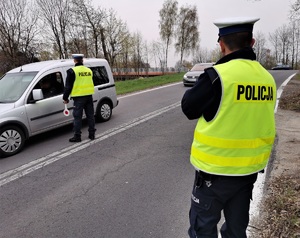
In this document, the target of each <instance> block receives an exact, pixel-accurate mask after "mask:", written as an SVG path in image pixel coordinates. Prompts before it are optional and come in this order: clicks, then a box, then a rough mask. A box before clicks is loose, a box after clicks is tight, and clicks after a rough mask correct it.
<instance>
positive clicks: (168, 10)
mask: <svg viewBox="0 0 300 238" xmlns="http://www.w3.org/2000/svg"><path fill="white" fill-rule="evenodd" d="M177 11H178V1H177V0H166V1H165V2H164V4H163V8H162V9H161V10H160V11H159V16H160V20H159V28H160V31H159V34H160V37H161V39H162V40H163V41H164V42H165V44H166V50H165V61H166V66H165V67H168V51H169V45H170V44H171V43H172V37H173V35H174V32H175V26H176V19H177Z"/></svg>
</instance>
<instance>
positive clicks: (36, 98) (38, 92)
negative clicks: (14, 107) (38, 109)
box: [32, 89, 44, 101]
mask: <svg viewBox="0 0 300 238" xmlns="http://www.w3.org/2000/svg"><path fill="white" fill-rule="evenodd" d="M32 96H33V100H34V101H39V100H41V99H43V98H44V95H43V92H42V89H33V90H32Z"/></svg>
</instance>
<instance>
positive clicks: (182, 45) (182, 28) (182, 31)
mask: <svg viewBox="0 0 300 238" xmlns="http://www.w3.org/2000/svg"><path fill="white" fill-rule="evenodd" d="M198 26H199V19H198V13H197V8H196V6H193V7H192V6H186V7H181V8H180V11H179V16H178V23H177V31H176V33H177V34H176V36H177V42H176V43H175V50H176V52H177V53H178V52H180V61H181V62H182V60H183V56H184V55H186V56H189V55H190V53H191V51H192V50H195V49H197V47H198V45H199V43H198V41H199V31H198Z"/></svg>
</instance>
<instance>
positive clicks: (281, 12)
mask: <svg viewBox="0 0 300 238" xmlns="http://www.w3.org/2000/svg"><path fill="white" fill-rule="evenodd" d="M294 1H295V0H260V1H258V0H257V1H255V0H178V5H179V7H181V6H185V5H187V4H189V5H192V6H194V5H196V6H197V9H198V16H199V21H200V26H199V31H200V45H201V47H206V48H208V49H209V50H211V49H214V48H215V47H216V46H217V43H216V40H217V34H218V28H217V27H216V26H215V25H214V24H213V21H214V20H215V19H217V18H223V17H233V16H255V17H260V21H258V22H257V23H256V24H255V26H254V34H255V32H257V31H260V32H262V33H264V35H265V37H266V39H268V36H269V33H272V32H274V31H275V30H276V29H277V28H279V27H281V26H283V25H284V24H288V14H289V11H290V9H291V7H290V6H291V3H293V2H294ZM164 2H165V1H164V0H110V1H108V0H93V5H95V6H101V7H103V8H106V9H109V8H113V9H114V10H115V11H116V13H117V16H118V17H119V18H120V19H122V20H123V21H125V22H127V25H128V27H129V30H130V32H131V33H134V32H137V31H138V32H140V33H141V34H142V37H143V39H144V40H146V41H147V42H148V43H150V42H152V41H153V40H159V39H160V36H159V27H158V25H159V10H160V9H161V8H162V7H163V3H164ZM178 59H179V56H178V55H177V56H176V55H174V53H173V52H170V53H169V59H168V61H170V64H173V62H175V61H177V60H178ZM171 62H172V63H171ZM169 66H174V64H173V65H169Z"/></svg>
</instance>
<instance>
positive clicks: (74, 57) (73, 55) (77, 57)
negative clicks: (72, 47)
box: [72, 54, 84, 60]
mask: <svg viewBox="0 0 300 238" xmlns="http://www.w3.org/2000/svg"><path fill="white" fill-rule="evenodd" d="M72 57H73V59H78V60H81V59H83V57H84V54H72Z"/></svg>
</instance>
